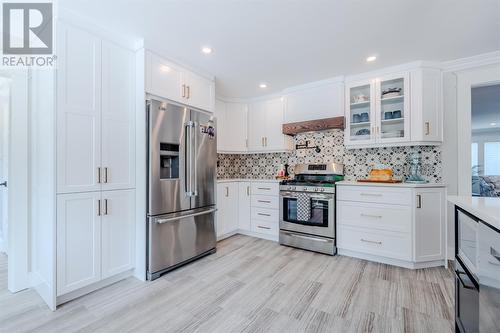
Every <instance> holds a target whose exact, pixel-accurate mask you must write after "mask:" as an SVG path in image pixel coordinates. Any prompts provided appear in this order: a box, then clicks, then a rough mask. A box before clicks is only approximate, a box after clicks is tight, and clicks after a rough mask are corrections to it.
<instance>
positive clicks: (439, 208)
mask: <svg viewBox="0 0 500 333" xmlns="http://www.w3.org/2000/svg"><path fill="white" fill-rule="evenodd" d="M415 200H416V206H415V261H416V262H421V261H431V260H442V259H444V257H445V253H444V251H445V248H444V246H445V244H444V240H445V236H444V233H445V228H444V226H445V214H444V210H445V206H446V205H445V201H444V200H445V194H444V191H443V190H442V189H419V190H417V191H415Z"/></svg>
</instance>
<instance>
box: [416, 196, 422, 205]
mask: <svg viewBox="0 0 500 333" xmlns="http://www.w3.org/2000/svg"><path fill="white" fill-rule="evenodd" d="M417 208H422V195H420V194H417Z"/></svg>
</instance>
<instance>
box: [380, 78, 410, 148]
mask: <svg viewBox="0 0 500 333" xmlns="http://www.w3.org/2000/svg"><path fill="white" fill-rule="evenodd" d="M375 92H376V98H375V103H376V113H377V115H376V121H377V124H376V127H375V134H376V137H377V142H379V143H392V142H406V141H409V140H410V89H409V74H408V73H403V74H397V75H392V76H388V77H384V78H381V79H377V81H376V89H375Z"/></svg>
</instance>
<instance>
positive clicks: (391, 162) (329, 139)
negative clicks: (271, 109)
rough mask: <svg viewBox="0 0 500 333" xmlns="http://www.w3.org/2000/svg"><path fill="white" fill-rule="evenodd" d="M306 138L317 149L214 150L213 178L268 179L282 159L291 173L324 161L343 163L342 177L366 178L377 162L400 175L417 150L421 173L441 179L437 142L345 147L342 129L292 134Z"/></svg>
mask: <svg viewBox="0 0 500 333" xmlns="http://www.w3.org/2000/svg"><path fill="white" fill-rule="evenodd" d="M306 141H309V145H310V146H316V145H317V146H319V147H320V148H321V152H320V153H316V152H315V150H314V149H304V150H295V151H293V152H290V153H262V154H218V163H217V164H218V168H217V178H219V179H230V178H245V179H272V178H274V177H275V175H276V174H277V172H278V170H279V168H280V166H281V165H282V164H285V163H288V164H289V165H290V167H289V172H290V173H293V167H294V166H295V165H296V164H301V163H328V162H336V163H342V164H344V174H345V179H346V180H351V181H352V180H357V179H362V178H366V177H368V173H369V172H370V170H371V169H372V168H373V167H374V166H375V165H379V164H384V165H386V166H389V167H391V168H392V170H393V173H394V177H398V178H404V177H406V176H408V174H409V170H410V164H409V157H410V155H411V154H412V153H414V152H418V153H419V154H420V156H421V157H422V176H423V177H424V178H425V179H427V180H428V181H429V182H431V183H440V182H442V171H443V167H442V161H441V147H439V146H437V147H436V146H408V147H385V148H367V149H346V148H345V147H344V132H343V131H342V130H330V131H323V132H311V133H303V134H299V135H297V136H295V144H304V143H305V142H306Z"/></svg>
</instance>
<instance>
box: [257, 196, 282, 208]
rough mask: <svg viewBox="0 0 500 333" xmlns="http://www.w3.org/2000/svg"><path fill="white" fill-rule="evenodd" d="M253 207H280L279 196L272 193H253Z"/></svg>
mask: <svg viewBox="0 0 500 333" xmlns="http://www.w3.org/2000/svg"><path fill="white" fill-rule="evenodd" d="M251 200H252V207H260V208H269V209H279V197H276V196H271V195H252V199H251Z"/></svg>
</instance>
